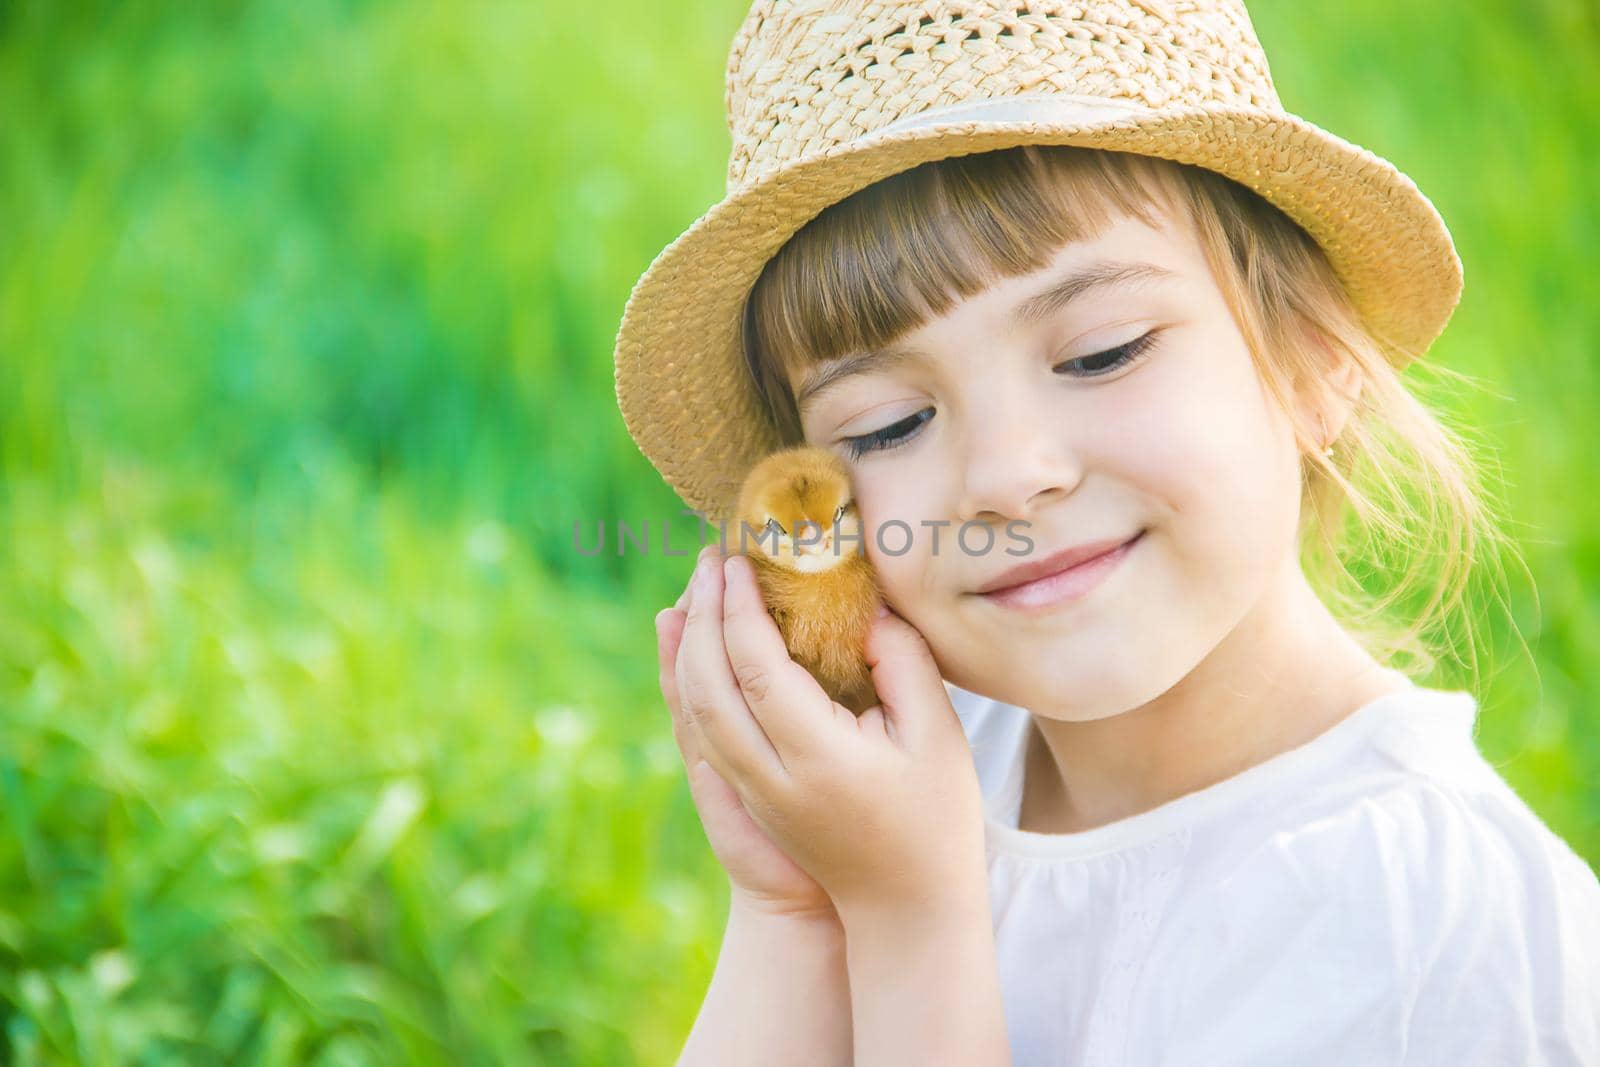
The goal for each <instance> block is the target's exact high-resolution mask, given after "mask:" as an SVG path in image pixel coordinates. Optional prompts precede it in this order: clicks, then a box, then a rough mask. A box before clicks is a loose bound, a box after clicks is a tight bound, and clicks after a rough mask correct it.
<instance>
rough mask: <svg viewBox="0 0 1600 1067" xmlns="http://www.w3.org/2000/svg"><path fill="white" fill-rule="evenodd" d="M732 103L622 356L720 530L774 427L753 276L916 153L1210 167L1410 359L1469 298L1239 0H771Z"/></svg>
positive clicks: (1401, 200) (632, 414) (736, 58)
mask: <svg viewBox="0 0 1600 1067" xmlns="http://www.w3.org/2000/svg"><path fill="white" fill-rule="evenodd" d="M726 105H727V112H728V130H729V133H730V135H731V137H732V152H731V154H730V157H729V162H728V185H727V196H726V197H725V198H724V199H723V200H722V201H720V202H719V203H717V204H716V205H714V206H713V207H712V208H711V209H710V210H708V211H707V212H706V213H705V214H704V215H702V216H701V217H700V218H699V219H698V220H697V221H695V223H694V224H693V225H692V226H690V227H689V229H688V230H686V231H685V232H684V233H683V234H682V235H680V236H679V237H678V238H677V239H676V240H675V241H673V243H672V244H670V245H669V246H667V248H665V249H664V250H662V252H661V253H660V254H659V255H658V256H657V257H656V258H655V260H654V261H653V262H652V263H651V264H650V266H649V268H648V269H647V270H646V271H645V273H644V275H643V276H642V277H641V278H640V279H639V281H638V283H637V284H636V285H635V286H634V289H633V292H632V294H631V295H630V297H629V299H628V303H627V306H626V308H625V309H624V312H623V318H622V324H621V328H620V330H619V333H618V337H617V346H616V353H615V358H616V386H617V401H618V404H619V406H620V408H621V411H622V415H623V420H624V422H625V423H626V424H627V427H628V432H629V433H630V434H632V435H633V439H634V441H635V442H636V443H637V444H638V446H639V448H640V450H641V451H642V452H643V453H644V455H645V456H646V457H647V458H648V459H649V460H650V462H651V463H652V464H653V465H654V466H655V467H656V469H657V470H658V471H660V473H661V475H662V476H663V477H664V478H665V479H666V480H667V482H668V484H670V485H671V486H672V487H673V488H674V489H675V490H677V492H678V494H679V495H680V496H681V497H683V499H684V501H685V502H686V503H688V504H689V505H690V506H691V507H694V508H697V509H699V510H700V511H701V512H702V513H704V514H705V515H707V516H708V517H710V518H712V519H714V520H716V521H719V522H720V521H723V520H725V519H726V518H727V517H728V516H729V515H730V514H731V512H732V509H733V504H734V502H735V500H736V499H737V495H738V490H739V487H740V484H741V483H742V481H743V479H744V475H745V473H746V472H747V471H748V470H749V469H750V467H751V466H753V465H754V463H755V462H756V461H757V460H758V459H760V458H761V456H763V455H764V454H766V453H767V452H769V451H771V450H772V449H773V448H774V447H776V446H777V443H778V442H777V438H776V434H775V432H774V430H773V429H772V427H771V426H770V425H769V424H768V423H767V421H766V419H765V417H764V415H763V413H762V411H761V408H760V404H759V401H758V400H757V399H756V397H755V394H754V392H753V389H752V387H751V385H750V383H749V381H748V378H747V372H746V370H745V367H744V356H743V351H742V339H741V324H742V317H743V307H744V301H745V298H746V296H747V295H748V293H749V291H750V288H751V286H752V285H754V283H755V281H756V279H757V278H758V277H759V275H760V273H761V269H762V267H763V266H764V265H765V263H766V262H767V260H768V259H770V258H771V256H772V255H773V254H774V253H775V252H776V251H777V250H778V249H779V248H781V247H782V246H783V244H784V242H786V241H787V240H788V239H789V238H790V237H791V236H793V235H794V233H795V232H796V231H798V230H799V229H800V228H801V227H803V226H804V225H805V224H806V223H807V222H808V221H810V220H811V219H812V218H814V217H815V216H816V215H817V214H818V213H819V212H821V211H822V210H823V209H824V208H826V207H828V206H829V205H831V204H833V203H836V202H838V201H839V200H841V199H843V198H845V197H847V196H849V195H850V194H852V193H854V192H857V191H859V190H860V189H862V188H864V187H866V186H868V185H870V184H872V183H873V182H875V181H878V180H880V179H882V178H885V177H888V176H889V175H892V174H895V173H898V172H900V171H903V170H906V169H909V168H911V167H914V166H917V165H918V164H920V163H925V162H928V161H930V160H934V159H940V158H945V157H950V156H957V155H963V154H967V153H973V152H985V151H991V150H994V149H1001V148H1010V147H1014V146H1016V145H1021V144H1060V145H1078V146H1084V147H1091V148H1102V149H1108V150H1114V151H1122V152H1134V153H1140V154H1144V155H1149V156H1156V157H1160V158H1163V159H1169V160H1174V161H1177V162H1180V163H1190V164H1194V165H1197V166H1201V167H1205V168H1208V169H1210V170H1214V171H1217V172H1219V173H1221V174H1224V175H1226V176H1227V177H1229V178H1232V179H1234V180H1236V181H1238V182H1240V183H1242V184H1244V185H1246V186H1248V187H1249V188H1251V189H1254V190H1255V191H1256V192H1258V193H1260V194H1261V195H1262V196H1264V197H1265V198H1267V199H1268V200H1270V201H1271V202H1272V203H1274V204H1276V205H1277V206H1278V207H1279V208H1281V209H1282V210H1283V211H1284V212H1285V213H1286V214H1288V215H1289V216H1290V217H1291V218H1293V219H1294V220H1295V221H1296V222H1298V223H1299V224H1300V225H1301V226H1303V227H1304V228H1305V229H1306V230H1307V232H1309V233H1310V234H1311V236H1312V237H1313V238H1315V239H1316V241H1317V242H1318V243H1319V244H1320V245H1321V246H1322V248H1323V250H1324V252H1325V253H1326V254H1327V256H1328V259H1329V262H1330V263H1331V264H1332V266H1333V269H1334V271H1335V273H1336V274H1337V275H1338V277H1339V278H1340V280H1341V281H1342V282H1343V284H1344V285H1345V287H1346V289H1347V290H1348V291H1349V293H1350V297H1351V299H1352V301H1353V302H1354V304H1355V306H1356V308H1357V309H1358V311H1359V312H1360V313H1361V315H1362V317H1363V319H1364V321H1365V322H1366V324H1367V326H1368V328H1369V329H1370V330H1371V331H1372V333H1373V335H1374V336H1375V337H1376V338H1377V339H1378V340H1379V341H1380V342H1382V343H1383V344H1385V345H1386V346H1387V348H1388V349H1389V351H1390V353H1391V356H1392V358H1393V359H1394V361H1395V363H1396V365H1397V366H1404V365H1405V364H1406V363H1408V362H1410V361H1411V360H1413V359H1415V358H1417V357H1419V356H1420V355H1422V354H1423V353H1424V352H1425V351H1426V350H1427V348H1428V347H1429V345H1431V344H1432V342H1433V340H1434V339H1435V338H1436V337H1437V336H1438V334H1439V333H1440V331H1441V330H1443V329H1444V326H1445V323H1446V322H1447V321H1448V320H1449V318H1450V314H1451V312H1452V311H1453V309H1454V308H1455V305H1456V302H1457V300H1458V299H1459V297H1460V293H1461V263H1460V260H1459V259H1458V258H1457V256H1456V253H1455V249H1454V246H1453V244H1452V242H1451V239H1450V234H1449V231H1448V230H1447V229H1446V228H1445V225H1444V222H1443V220H1441V219H1440V217H1439V215H1438V212H1437V211H1435V210H1434V208H1433V205H1432V204H1431V203H1429V201H1428V199H1427V198H1426V197H1425V196H1423V195H1422V193H1421V192H1420V191H1419V190H1418V189H1417V187H1416V185H1415V184H1414V183H1412V182H1411V180H1410V179H1409V178H1407V177H1406V176H1405V175H1403V174H1402V173H1400V172H1399V171H1398V170H1397V169H1396V168H1395V167H1394V166H1393V165H1391V164H1390V163H1388V162H1387V161H1385V160H1383V159H1381V158H1379V157H1378V156H1376V155H1374V154H1372V153H1371V152H1369V151H1367V150H1366V149H1363V148H1360V147H1358V146H1356V145H1352V144H1350V143H1349V142H1347V141H1344V140H1342V139H1340V138H1338V137H1336V136H1334V135H1333V134H1330V133H1328V132H1326V131H1324V130H1322V129H1320V128H1318V127H1317V126H1315V125H1313V124H1311V123H1309V122H1307V121H1305V120H1304V119H1301V118H1299V117H1298V116H1295V115H1293V114H1290V113H1288V112H1286V111H1284V110H1283V107H1282V105H1281V104H1280V103H1279V100H1278V95H1277V92H1276V90H1275V89H1274V87H1273V83H1272V77H1271V73H1270V71H1269V70H1268V67H1267V60H1266V56H1265V55H1264V54H1263V52H1262V49H1261V45H1260V42H1259V41H1258V40H1257V39H1256V36H1255V32H1254V30H1253V29H1252V28H1251V25H1250V20H1249V16H1248V15H1247V13H1246V11H1245V9H1244V7H1243V6H1242V4H1240V3H1237V2H1229V0H1176V2H1174V0H1166V2H1158V0H1142V2H1132V0H1096V2H1091V3H1063V2H1058V0H1011V2H1003V0H1002V2H977V0H974V2H966V3H961V2H952V3H928V2H923V3H870V2H869V3H862V2H860V0H855V2H849V0H831V2H828V0H797V2H785V0H757V3H756V4H755V6H754V7H753V8H752V9H751V10H750V13H749V14H748V15H747V16H746V18H745V21H744V23H743V24H742V25H741V27H740V28H739V31H738V33H737V34H736V35H735V37H734V41H733V46H732V49H731V51H730V53H729V57H728V68H727V93H726Z"/></svg>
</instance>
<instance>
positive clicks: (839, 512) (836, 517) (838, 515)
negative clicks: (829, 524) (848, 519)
mask: <svg viewBox="0 0 1600 1067" xmlns="http://www.w3.org/2000/svg"><path fill="white" fill-rule="evenodd" d="M848 506H849V505H848V504H840V505H839V507H838V508H837V509H836V510H835V511H834V513H833V524H834V525H835V526H837V525H839V522H840V520H842V519H843V518H844V509H845V508H846V507H848Z"/></svg>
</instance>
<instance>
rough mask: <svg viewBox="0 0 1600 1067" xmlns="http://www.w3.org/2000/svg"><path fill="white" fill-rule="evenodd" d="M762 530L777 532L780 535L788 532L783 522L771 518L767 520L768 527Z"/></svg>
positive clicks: (764, 531)
mask: <svg viewBox="0 0 1600 1067" xmlns="http://www.w3.org/2000/svg"><path fill="white" fill-rule="evenodd" d="M762 532H763V533H770V534H777V535H778V536H779V537H783V536H785V535H786V534H787V533H788V531H787V530H785V529H784V528H783V524H782V523H780V522H779V521H778V520H777V519H770V518H769V519H768V520H767V525H766V528H765V529H764V530H763V531H762Z"/></svg>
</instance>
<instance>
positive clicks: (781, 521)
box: [727, 447, 879, 715]
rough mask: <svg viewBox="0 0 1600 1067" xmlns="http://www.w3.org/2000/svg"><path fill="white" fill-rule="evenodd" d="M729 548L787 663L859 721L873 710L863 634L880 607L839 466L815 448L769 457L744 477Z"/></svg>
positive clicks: (847, 483)
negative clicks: (742, 561) (745, 564)
mask: <svg viewBox="0 0 1600 1067" xmlns="http://www.w3.org/2000/svg"><path fill="white" fill-rule="evenodd" d="M735 523H736V525H735V526H734V528H733V529H731V530H729V531H728V532H727V539H728V547H729V550H730V551H732V552H738V553H740V554H742V555H744V556H747V557H748V558H749V559H750V562H751V565H752V569H753V570H754V571H755V575H756V583H757V584H758V585H759V586H760V587H761V595H762V597H763V599H764V600H765V602H766V605H767V610H768V611H769V612H770V613H771V614H772V618H773V619H774V620H775V621H776V622H777V624H778V629H779V631H781V632H782V634H783V640H784V644H785V645H787V646H788V648H789V655H790V657H791V658H793V659H794V661H795V662H796V663H798V664H800V665H801V666H802V667H804V668H805V669H806V670H808V671H810V672H811V675H812V677H814V678H816V680H817V682H818V684H819V685H821V686H822V688H823V690H824V691H825V692H826V693H827V694H828V695H829V696H830V697H832V698H833V699H834V700H836V701H838V702H839V703H840V704H843V705H844V706H845V707H847V708H849V709H850V710H851V711H853V712H855V713H856V714H857V715H859V714H861V713H862V712H863V711H866V710H867V709H868V708H870V707H872V706H873V705H874V704H876V703H878V694H877V691H876V690H875V689H874V688H873V685H872V673H871V671H870V670H869V669H868V667H867V661H866V653H865V646H866V639H867V630H868V629H869V628H870V627H871V625H872V619H873V615H874V613H875V612H876V611H877V607H878V603H879V593H878V583H877V579H876V578H875V577H874V575H873V572H872V564H871V563H870V562H869V561H868V560H867V555H866V551H865V544H864V542H863V537H862V531H861V519H860V516H859V515H858V514H857V513H856V507H855V501H854V497H853V495H852V493H851V489H850V473H849V469H848V468H847V467H846V466H845V464H844V461H843V460H841V459H839V457H837V456H835V455H834V454H833V453H832V452H829V451H827V450H825V449H821V448H810V447H802V448H790V449H784V450H783V451H780V452H774V453H772V454H771V455H769V456H767V457H766V458H765V459H763V460H761V462H759V463H757V464H756V465H755V467H754V468H752V469H751V471H750V473H749V474H748V475H747V476H746V477H745V482H744V488H743V489H742V490H741V491H740V494H739V505H738V515H737V516H736V518H735Z"/></svg>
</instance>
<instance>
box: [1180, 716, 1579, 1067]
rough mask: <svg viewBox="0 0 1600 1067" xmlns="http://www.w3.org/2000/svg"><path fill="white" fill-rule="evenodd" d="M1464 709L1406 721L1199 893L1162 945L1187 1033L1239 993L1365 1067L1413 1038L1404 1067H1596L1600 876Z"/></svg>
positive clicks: (1290, 810)
mask: <svg viewBox="0 0 1600 1067" xmlns="http://www.w3.org/2000/svg"><path fill="white" fill-rule="evenodd" d="M1429 694H1432V695H1429ZM1453 695H1454V694H1438V693H1437V692H1436V691H1424V692H1423V693H1422V694H1419V698H1418V700H1417V701H1415V702H1412V703H1408V704H1406V705H1405V706H1402V707H1397V708H1394V709H1392V710H1393V711H1394V712H1395V714H1393V715H1386V716H1384V717H1383V719H1382V720H1381V721H1380V722H1378V723H1377V724H1376V725H1375V726H1374V728H1373V730H1372V732H1371V733H1370V734H1369V735H1368V739H1369V740H1370V746H1369V748H1368V750H1367V755H1368V756H1369V757H1370V758H1369V759H1368V760H1367V761H1366V762H1364V763H1362V764H1360V765H1359V767H1357V768H1355V769H1354V770H1352V773H1351V775H1350V776H1349V778H1348V779H1347V780H1346V781H1344V782H1343V783H1342V787H1341V788H1339V789H1337V790H1324V791H1323V795H1322V800H1321V801H1320V802H1318V803H1316V804H1308V805H1296V804H1292V803H1291V804H1287V805H1286V806H1285V808H1284V813H1283V815H1282V816H1281V817H1279V818H1276V819H1269V820H1267V821H1266V822H1263V823H1261V824H1259V825H1260V827H1261V829H1259V831H1258V832H1255V833H1253V834H1250V835H1249V836H1248V838H1247V839H1246V840H1244V841H1241V842H1238V843H1237V845H1236V847H1233V848H1230V849H1229V850H1228V851H1227V859H1226V862H1221V863H1216V864H1214V865H1213V866H1212V867H1211V868H1209V869H1208V870H1207V872H1206V873H1205V875H1204V876H1203V877H1201V878H1198V879H1196V880H1195V881H1194V882H1192V883H1191V885H1190V887H1189V889H1190V892H1189V894H1188V899H1186V900H1185V901H1184V902H1183V905H1182V906H1181V907H1179V908H1177V909H1175V914H1174V919H1175V922H1174V925H1173V927H1172V929H1170V930H1169V931H1167V933H1166V936H1165V937H1164V939H1163V940H1164V943H1165V952H1166V953H1167V956H1166V964H1167V966H1168V967H1169V968H1170V970H1169V976H1170V980H1171V982H1173V983H1174V986H1175V988H1174V989H1173V990H1172V991H1171V997H1170V999H1168V1000H1167V1003H1168V1005H1169V1008H1170V1010H1171V1015H1172V1018H1174V1019H1182V1020H1184V1021H1182V1022H1180V1023H1175V1025H1177V1026H1178V1027H1179V1028H1180V1029H1181V1028H1184V1027H1194V1028H1198V1029H1199V1030H1200V1031H1203V1032H1211V1031H1212V1029H1213V1028H1212V1024H1211V1023H1210V1022H1208V1021H1207V1019H1206V1016H1207V1013H1209V1012H1212V1011H1218V1012H1221V1011H1224V1010H1225V1008H1226V1003H1227V1000H1226V998H1227V997H1232V998H1235V1000H1236V1001H1237V1002H1238V1003H1241V1004H1253V1005H1254V1006H1255V1007H1256V1008H1259V1010H1261V1011H1263V1012H1266V1013H1269V1014H1271V1013H1276V1014H1277V1015H1278V1016H1279V1017H1281V1018H1284V1019H1294V1020H1296V1022H1295V1025H1296V1026H1297V1027H1301V1028H1304V1027H1309V1028H1310V1030H1309V1031H1308V1033H1309V1034H1317V1033H1321V1034H1322V1035H1323V1040H1325V1041H1326V1042H1328V1047H1330V1048H1338V1049H1340V1050H1341V1051H1342V1052H1343V1053H1346V1054H1348V1055H1350V1056H1354V1057H1355V1061H1358V1062H1366V1061H1367V1060H1368V1059H1370V1058H1371V1057H1376V1056H1383V1055H1388V1054H1390V1053H1392V1051H1393V1050H1394V1049H1397V1048H1404V1047H1406V1046H1407V1045H1408V1044H1413V1043H1419V1042H1425V1043H1426V1052H1425V1053H1424V1051H1423V1049H1414V1052H1415V1053H1416V1054H1417V1055H1419V1056H1421V1055H1425V1056H1426V1057H1427V1058H1424V1059H1419V1060H1412V1059H1408V1060H1407V1062H1428V1063H1432V1062H1439V1063H1445V1062H1452V1063H1453V1062H1458V1061H1464V1062H1469V1063H1474V1062H1508V1063H1509V1062H1518V1063H1545V1062H1551V1063H1576V1062H1591V1060H1588V1059H1583V1058H1581V1057H1584V1056H1587V1057H1592V1058H1593V1061H1595V1062H1600V880H1597V878H1596V876H1595V873H1594V871H1593V870H1592V869H1591V868H1590V867H1589V866H1588V864H1587V863H1585V861H1584V860H1583V859H1582V858H1580V857H1579V856H1578V855H1577V854H1576V853H1575V852H1574V851H1573V850H1572V849H1571V848H1570V846H1568V845H1567V843H1566V842H1565V841H1563V840H1562V839H1561V838H1560V837H1559V836H1558V835H1556V834H1555V833H1554V832H1553V831H1551V830H1550V829H1549V827H1547V826H1546V825H1545V824H1544V823H1543V822H1542V821H1541V820H1540V819H1539V817H1538V816H1537V815H1536V814H1535V813H1534V812H1533V811H1532V810H1531V809H1530V808H1529V807H1528V806H1527V804H1526V803H1524V802H1523V801H1522V799H1521V798H1520V797H1519V796H1518V795H1517V794H1516V793H1515V792H1514V791H1513V790H1512V789H1511V787H1510V786H1509V784H1507V783H1506V782H1505V780H1504V779H1503V778H1502V777H1501V776H1500V775H1499V774H1498V772H1496V771H1495V770H1494V768H1493V766H1492V765H1490V764H1489V763H1488V762H1487V761H1485V760H1484V759H1483V757H1482V755H1481V754H1480V753H1479V752H1478V750H1477V747H1476V744H1475V743H1474V741H1473V739H1472V736H1471V709H1470V708H1469V707H1466V706H1465V705H1463V704H1462V702H1460V701H1456V700H1440V699H1437V698H1438V697H1440V696H1453ZM1461 695H1463V696H1464V695H1465V694H1461ZM1468 699H1469V700H1470V698H1468ZM1221 991H1227V992H1226V993H1223V992H1221ZM1219 996H1221V997H1223V998H1224V999H1222V1000H1219V999H1217V998H1218V997H1219ZM1302 1016H1305V1018H1302ZM1358 1019H1359V1020H1364V1021H1363V1022H1360V1023H1358V1022H1357V1020H1358ZM1469 1020H1473V1021H1474V1022H1475V1023H1479V1022H1481V1021H1483V1020H1492V1021H1493V1022H1492V1025H1476V1027H1475V1028H1474V1027H1468V1026H1465V1025H1464V1024H1465V1023H1466V1022H1467V1021H1469ZM1347 1028H1348V1029H1347ZM1273 1032H1274V1031H1272V1030H1271V1028H1269V1030H1268V1032H1267V1033H1266V1034H1264V1035H1262V1036H1261V1037H1260V1040H1263V1041H1267V1042H1269V1044H1268V1045H1267V1046H1264V1047H1265V1048H1267V1049H1269V1050H1272V1051H1284V1052H1287V1051H1288V1050H1289V1049H1290V1047H1291V1046H1290V1045H1289V1044H1285V1045H1284V1046H1283V1047H1282V1048H1281V1049H1276V1050H1273V1047H1272V1046H1271V1045H1270V1042H1271V1041H1272V1040H1273V1038H1272V1036H1271V1035H1272V1033H1273ZM1469 1037H1470V1040H1469ZM1236 1039H1237V1036H1236V1035H1235V1036H1234V1037H1229V1038H1228V1040H1236ZM1283 1039H1284V1040H1285V1041H1286V1042H1293V1041H1296V1040H1301V1039H1297V1038H1292V1037H1290V1036H1289V1035H1287V1034H1285V1035H1284V1038H1283ZM1251 1040H1254V1039H1251ZM1307 1047H1309V1046H1307ZM1386 1050H1387V1051H1386ZM1485 1057H1487V1059H1485ZM1240 1062H1256V1061H1255V1060H1253V1059H1249V1058H1248V1057H1246V1058H1244V1059H1242V1060H1240Z"/></svg>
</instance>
